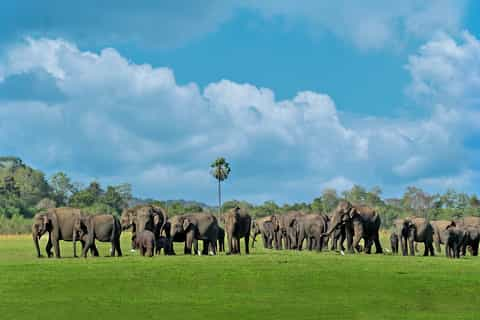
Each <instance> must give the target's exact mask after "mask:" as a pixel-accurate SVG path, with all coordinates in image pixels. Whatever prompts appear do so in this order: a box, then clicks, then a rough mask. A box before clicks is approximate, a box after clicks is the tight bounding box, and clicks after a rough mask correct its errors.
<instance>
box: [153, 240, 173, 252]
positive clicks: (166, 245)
mask: <svg viewBox="0 0 480 320" xmlns="http://www.w3.org/2000/svg"><path fill="white" fill-rule="evenodd" d="M162 249H163V254H165V255H169V254H170V241H168V239H167V238H166V237H163V236H162V237H159V238H158V239H157V240H156V241H155V254H157V255H159V254H160V253H161V251H162Z"/></svg>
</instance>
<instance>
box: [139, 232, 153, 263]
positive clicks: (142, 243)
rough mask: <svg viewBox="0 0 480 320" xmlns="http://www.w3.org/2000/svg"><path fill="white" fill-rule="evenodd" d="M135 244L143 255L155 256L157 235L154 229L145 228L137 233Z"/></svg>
mask: <svg viewBox="0 0 480 320" xmlns="http://www.w3.org/2000/svg"><path fill="white" fill-rule="evenodd" d="M135 246H136V247H137V248H138V250H139V251H140V254H141V255H142V256H147V257H153V252H154V249H155V235H154V234H153V232H152V231H149V230H144V231H142V232H140V233H137V234H136V237H135Z"/></svg>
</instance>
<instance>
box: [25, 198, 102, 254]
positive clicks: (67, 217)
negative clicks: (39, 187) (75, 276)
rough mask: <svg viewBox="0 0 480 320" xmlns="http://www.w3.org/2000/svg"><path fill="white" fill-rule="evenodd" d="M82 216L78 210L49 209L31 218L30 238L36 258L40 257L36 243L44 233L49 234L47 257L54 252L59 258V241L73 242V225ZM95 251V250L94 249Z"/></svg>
mask: <svg viewBox="0 0 480 320" xmlns="http://www.w3.org/2000/svg"><path fill="white" fill-rule="evenodd" d="M81 216H82V212H81V211H80V209H76V208H69V207H62V208H51V209H48V210H47V211H46V212H41V213H37V214H36V215H35V216H34V218H33V225H32V238H33V242H34V245H35V249H36V252H37V257H41V256H42V255H41V254H40V248H39V245H38V241H39V240H40V238H41V237H42V235H44V234H45V233H46V232H48V234H49V239H48V242H47V247H46V248H45V249H46V251H47V255H48V257H51V256H52V255H53V254H52V252H51V249H52V247H53V250H54V252H55V257H57V258H60V257H61V256H60V240H63V241H73V234H74V232H73V230H74V223H75V220H76V219H77V218H80V217H81ZM95 250H96V248H95Z"/></svg>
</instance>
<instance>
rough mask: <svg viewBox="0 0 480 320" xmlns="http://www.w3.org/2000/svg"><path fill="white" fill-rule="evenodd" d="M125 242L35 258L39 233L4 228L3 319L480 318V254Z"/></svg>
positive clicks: (0, 256)
mask: <svg viewBox="0 0 480 320" xmlns="http://www.w3.org/2000/svg"><path fill="white" fill-rule="evenodd" d="M122 241H123V242H122V248H123V250H124V254H125V255H126V256H124V257H122V258H103V257H101V258H95V259H94V258H89V259H73V258H70V257H71V256H72V249H71V247H72V245H71V243H66V242H63V243H62V253H63V256H64V257H65V258H63V259H61V260H57V259H46V258H44V259H37V258H35V257H34V249H33V244H32V240H31V237H29V236H9V237H3V238H2V237H0V319H8V320H10V319H15V320H18V319H30V320H31V319H69V320H71V319H91V320H96V319H163V318H164V319H232V320H233V319H256V320H260V319H295V320H300V319H435V320H439V319H479V317H480V258H472V257H466V258H463V259H460V260H455V261H453V260H447V259H446V258H445V257H444V256H443V255H442V256H437V257H429V258H425V257H395V256H390V255H370V256H367V255H346V256H341V255H339V254H337V253H333V252H326V253H321V254H319V253H315V252H287V251H266V250H264V249H254V250H252V251H253V252H252V254H251V255H249V256H245V255H242V256H225V255H219V256H216V257H207V256H203V257H196V256H188V257H187V256H183V255H177V256H172V257H165V256H159V257H154V258H142V257H139V256H137V255H136V253H130V252H129V251H128V250H127V249H128V248H129V241H128V235H124V236H123V239H122ZM44 244H45V240H44V239H42V246H43V247H44ZM108 248H109V246H108V245H105V244H100V245H99V250H100V255H107V253H108ZM179 249H180V248H179ZM179 249H178V250H177V253H178V252H180V250H179Z"/></svg>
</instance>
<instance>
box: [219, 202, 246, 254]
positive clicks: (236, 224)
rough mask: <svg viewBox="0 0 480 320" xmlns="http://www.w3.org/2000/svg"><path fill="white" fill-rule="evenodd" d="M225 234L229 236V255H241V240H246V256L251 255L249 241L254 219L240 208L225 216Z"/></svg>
mask: <svg viewBox="0 0 480 320" xmlns="http://www.w3.org/2000/svg"><path fill="white" fill-rule="evenodd" d="M224 221H225V233H226V234H227V242H228V252H227V254H240V239H241V238H244V239H245V254H249V253H250V248H249V240H250V228H251V226H252V218H251V217H250V215H249V214H248V213H247V212H245V211H243V210H241V209H240V208H239V207H235V208H233V209H230V211H228V212H227V213H226V214H225V215H224Z"/></svg>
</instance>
